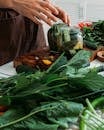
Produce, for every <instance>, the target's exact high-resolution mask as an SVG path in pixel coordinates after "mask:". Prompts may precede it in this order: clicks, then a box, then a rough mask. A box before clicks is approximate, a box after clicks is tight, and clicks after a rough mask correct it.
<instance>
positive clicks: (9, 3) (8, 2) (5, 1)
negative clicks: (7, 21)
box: [0, 0, 12, 8]
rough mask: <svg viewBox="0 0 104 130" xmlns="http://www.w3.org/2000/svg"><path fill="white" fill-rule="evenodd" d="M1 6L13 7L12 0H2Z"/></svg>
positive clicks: (0, 1) (0, 0)
mask: <svg viewBox="0 0 104 130" xmlns="http://www.w3.org/2000/svg"><path fill="white" fill-rule="evenodd" d="M0 8H12V0H0Z"/></svg>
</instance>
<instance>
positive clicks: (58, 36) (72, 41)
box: [48, 23, 83, 53]
mask: <svg viewBox="0 0 104 130" xmlns="http://www.w3.org/2000/svg"><path fill="white" fill-rule="evenodd" d="M48 42H49V47H50V49H51V50H53V51H59V52H60V51H61V52H62V51H66V52H70V53H76V51H77V50H80V49H83V37H82V33H81V31H80V29H79V28H77V27H74V26H71V27H69V26H68V25H66V24H64V23H58V24H54V25H53V26H52V27H51V28H50V29H49V30H48Z"/></svg>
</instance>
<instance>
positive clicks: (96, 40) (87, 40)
mask: <svg viewBox="0 0 104 130" xmlns="http://www.w3.org/2000/svg"><path fill="white" fill-rule="evenodd" d="M79 26H80V28H81V30H82V33H83V39H84V44H85V46H86V47H88V48H91V49H93V50H96V49H97V48H99V47H100V46H104V21H103V20H100V21H97V22H92V23H90V24H84V23H80V24H79Z"/></svg>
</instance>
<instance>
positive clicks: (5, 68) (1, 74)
mask: <svg viewBox="0 0 104 130" xmlns="http://www.w3.org/2000/svg"><path fill="white" fill-rule="evenodd" d="M100 65H104V62H100V61H98V60H97V59H96V60H94V61H92V62H91V64H90V67H97V66H100ZM101 74H102V75H104V72H101ZM13 75H16V71H15V68H14V67H13V62H9V63H7V64H5V65H2V66H0V78H6V77H10V76H13Z"/></svg>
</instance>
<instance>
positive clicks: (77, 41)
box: [70, 27, 83, 50]
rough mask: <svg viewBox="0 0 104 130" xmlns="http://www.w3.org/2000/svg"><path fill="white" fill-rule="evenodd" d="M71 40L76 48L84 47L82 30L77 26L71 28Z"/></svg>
mask: <svg viewBox="0 0 104 130" xmlns="http://www.w3.org/2000/svg"><path fill="white" fill-rule="evenodd" d="M70 38H71V40H70V42H71V44H72V45H73V49H74V50H80V49H83V36H82V32H81V31H80V29H79V28H77V27H71V28H70Z"/></svg>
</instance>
